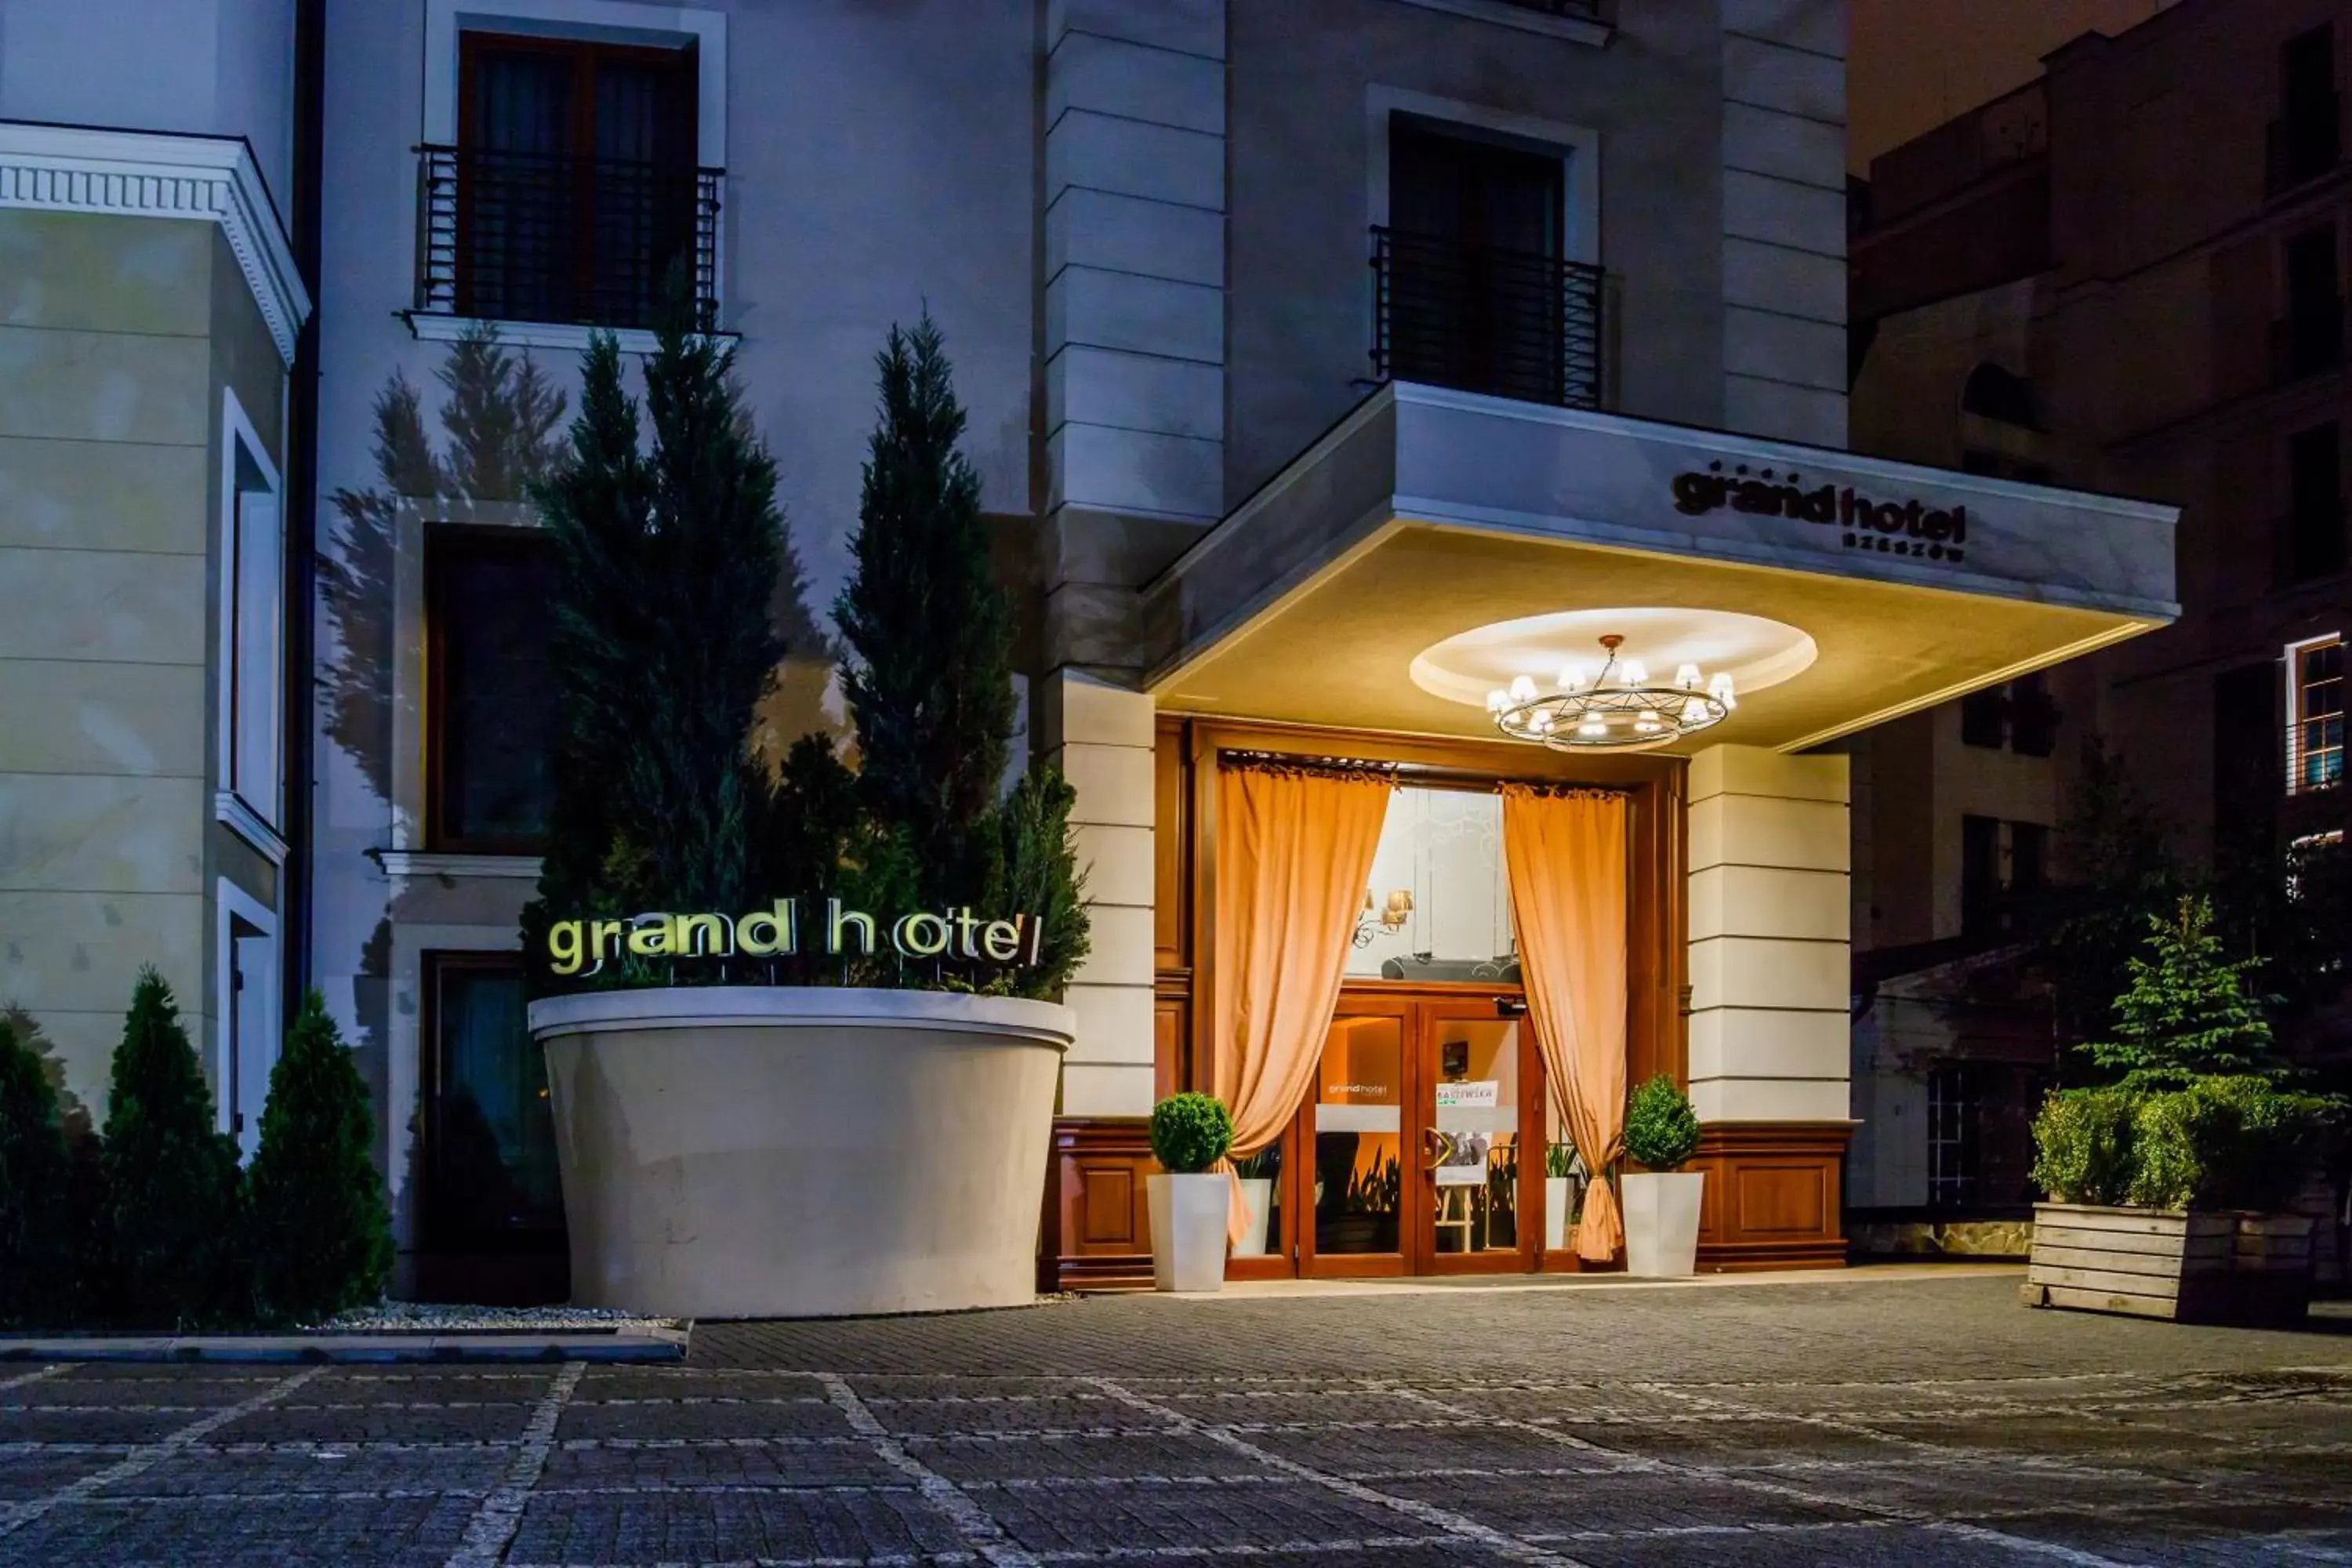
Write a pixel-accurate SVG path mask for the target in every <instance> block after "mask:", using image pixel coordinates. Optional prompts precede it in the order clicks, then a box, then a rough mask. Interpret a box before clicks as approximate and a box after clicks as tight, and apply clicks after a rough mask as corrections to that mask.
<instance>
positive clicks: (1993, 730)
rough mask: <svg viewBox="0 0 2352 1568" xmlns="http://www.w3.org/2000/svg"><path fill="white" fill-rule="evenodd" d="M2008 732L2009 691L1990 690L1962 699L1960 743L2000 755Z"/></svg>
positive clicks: (2004, 688)
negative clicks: (1979, 747) (1980, 747)
mask: <svg viewBox="0 0 2352 1568" xmlns="http://www.w3.org/2000/svg"><path fill="white" fill-rule="evenodd" d="M2008 732H2009V689H2008V688H2007V687H2005V686H1988V687H1986V688H1985V689H1983V690H1982V691H1971V692H1969V694H1968V695H1967V696H1966V697H1963V698H1961V699H1960V743H1961V744H1962V745H1966V746H1982V747H1984V748H1985V749H1987V750H1988V751H1994V752H1998V751H1999V750H2000V748H2001V742H2003V741H2004V740H2005V739H2006V738H2007V736H2008Z"/></svg>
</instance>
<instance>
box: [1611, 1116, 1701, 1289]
mask: <svg viewBox="0 0 2352 1568" xmlns="http://www.w3.org/2000/svg"><path fill="white" fill-rule="evenodd" d="M1697 1152H1698V1113H1697V1112H1696V1111H1695V1110H1692V1109H1691V1102H1690V1097H1689V1096H1688V1095H1685V1093H1683V1091H1682V1090H1681V1089H1678V1088H1676V1087H1675V1080H1674V1079H1670V1078H1668V1077H1667V1076H1666V1075H1665V1074H1664V1073H1660V1074H1659V1075H1658V1076H1657V1077H1655V1078H1654V1079H1651V1080H1650V1081H1649V1082H1647V1083H1645V1084H1643V1085H1642V1087H1641V1088H1639V1089H1635V1090H1634V1091H1633V1099H1632V1100H1631V1101H1629V1102H1628V1103H1627V1105H1626V1108H1625V1154H1626V1157H1627V1158H1628V1159H1630V1160H1632V1161H1633V1162H1634V1163H1636V1164H1638V1165H1640V1166H1642V1167H1643V1169H1642V1171H1640V1172H1638V1173H1635V1172H1628V1173H1626V1174H1625V1175H1624V1176H1623V1177H1622V1182H1621V1191H1622V1194H1623V1199H1624V1208H1625V1272H1626V1273H1628V1274H1631V1275H1633V1276H1636V1277H1637V1278H1641V1279H1669V1278H1675V1277H1678V1276H1684V1275H1689V1274H1695V1273H1696V1272H1697V1271H1698V1204H1699V1194H1700V1193H1701V1191H1702V1190H1703V1187H1704V1184H1705V1183H1706V1175H1705V1174H1704V1173H1700V1172H1696V1171H1685V1170H1683V1169H1682V1166H1683V1164H1684V1163H1685V1162H1686V1161H1688V1160H1689V1159H1690V1157H1691V1156H1692V1155H1693V1154H1696V1153H1697Z"/></svg>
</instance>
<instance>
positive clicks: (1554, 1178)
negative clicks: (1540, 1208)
mask: <svg viewBox="0 0 2352 1568" xmlns="http://www.w3.org/2000/svg"><path fill="white" fill-rule="evenodd" d="M1576 1174H1577V1171H1576V1148H1575V1145H1573V1144H1570V1143H1551V1144H1547V1145H1546V1146H1545V1148H1544V1250H1545V1251H1547V1252H1564V1251H1566V1250H1567V1249H1568V1245H1569V1241H1568V1226H1569V1221H1570V1220H1572V1219H1574V1218H1575V1217H1576Z"/></svg>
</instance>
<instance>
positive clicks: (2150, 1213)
mask: <svg viewBox="0 0 2352 1568" xmlns="http://www.w3.org/2000/svg"><path fill="white" fill-rule="evenodd" d="M2020 1299H2021V1300H2023V1301H2024V1302H2025V1304H2026V1305H2027V1306H2029V1307H2071V1308H2074V1309H2076V1310H2084V1311H2093V1312H2127V1313H2130V1314H2132V1315H2134V1316H2136V1317H2143V1318H2169V1319H2172V1320H2173V1321H2178V1322H2184V1323H2242V1322H2261V1323H2281V1322H2295V1321H2301V1319H2302V1317H2303V1313H2304V1308H2305V1305H2306V1304H2307V1303H2308V1302H2309V1300H2310V1299H2311V1222H2310V1220H2308V1219H2307V1218H2305V1217H2303V1216H2301V1215H2254V1214H2242V1213H2237V1212H2232V1211H2223V1212H2219V1213H2205V1212H2199V1211H2190V1212H2188V1213H2179V1212H2168V1211H2166V1210H2162V1209H2134V1208H2101V1207H2096V1206H2094V1205H2088V1204H2037V1205H2034V1210H2033V1249H2032V1254H2031V1256H2030V1258H2029V1259H2028V1262H2027V1266H2026V1273H2025V1284H2024V1286H2023V1287H2022V1288H2021V1291H2020Z"/></svg>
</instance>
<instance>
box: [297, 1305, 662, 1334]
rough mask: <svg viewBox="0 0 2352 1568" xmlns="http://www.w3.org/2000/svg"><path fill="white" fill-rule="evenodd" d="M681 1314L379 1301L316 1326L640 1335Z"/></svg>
mask: <svg viewBox="0 0 2352 1568" xmlns="http://www.w3.org/2000/svg"><path fill="white" fill-rule="evenodd" d="M686 1326H687V1324H686V1320H684V1319H682V1318H646V1317H640V1316H638V1315H637V1314H635V1313H633V1312H624V1311H622V1310H619V1309H617V1308H613V1307H467V1306H462V1305H457V1304H453V1303H449V1302H444V1301H379V1302H377V1303H376V1304H375V1305H374V1306H373V1307H356V1308H353V1309H352V1310H350V1311H348V1312H344V1313H341V1314H339V1315H338V1316H335V1317H332V1318H330V1319H328V1320H327V1321H325V1322H323V1323H320V1324H317V1325H315V1327H316V1329H317V1330H318V1331H322V1332H331V1333H342V1332H365V1331H383V1330H405V1331H409V1332H412V1333H415V1332H429V1333H444V1334H450V1333H479V1332H489V1333H498V1332H505V1333H515V1332H524V1333H532V1332H536V1333H566V1332H570V1333H580V1332H592V1333H593V1332H596V1331H611V1332H613V1333H622V1334H626V1333H642V1332H644V1331H646V1330H648V1329H682V1328H685V1327H686Z"/></svg>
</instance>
